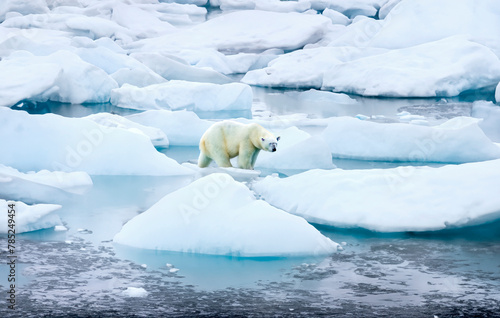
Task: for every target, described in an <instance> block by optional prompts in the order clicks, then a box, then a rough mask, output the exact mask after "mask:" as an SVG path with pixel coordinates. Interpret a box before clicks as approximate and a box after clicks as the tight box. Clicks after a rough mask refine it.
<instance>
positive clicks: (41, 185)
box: [0, 164, 93, 202]
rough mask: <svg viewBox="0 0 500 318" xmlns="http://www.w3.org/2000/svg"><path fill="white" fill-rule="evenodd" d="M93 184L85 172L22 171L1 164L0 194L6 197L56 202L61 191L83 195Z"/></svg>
mask: <svg viewBox="0 0 500 318" xmlns="http://www.w3.org/2000/svg"><path fill="white" fill-rule="evenodd" d="M92 184H93V183H92V179H91V178H90V176H89V175H88V174H87V173H85V172H70V173H67V172H62V171H48V170H42V171H38V172H33V171H31V172H29V173H22V172H19V171H18V170H16V169H14V168H11V167H7V166H5V165H2V164H0V185H1V187H0V196H2V197H4V198H5V197H8V198H11V199H16V200H21V199H22V200H29V201H37V202H54V200H55V198H56V197H57V194H58V193H60V191H63V192H66V193H71V194H79V195H82V194H84V193H86V192H87V191H88V190H89V188H91V187H92ZM59 190H60V191H59Z"/></svg>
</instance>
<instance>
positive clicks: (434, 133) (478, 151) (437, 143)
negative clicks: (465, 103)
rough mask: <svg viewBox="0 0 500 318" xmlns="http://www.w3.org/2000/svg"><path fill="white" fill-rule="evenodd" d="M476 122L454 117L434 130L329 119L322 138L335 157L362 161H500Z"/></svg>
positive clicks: (499, 152) (499, 154) (498, 149)
mask: <svg viewBox="0 0 500 318" xmlns="http://www.w3.org/2000/svg"><path fill="white" fill-rule="evenodd" d="M478 122H479V120H478V119H475V118H471V117H455V118H453V119H450V120H448V121H446V122H444V123H443V124H441V125H438V126H434V127H426V126H420V125H411V124H405V123H375V122H371V121H367V120H359V119H357V118H350V117H338V118H330V119H329V124H328V127H327V128H326V129H325V131H324V132H323V135H322V136H323V138H324V139H325V141H326V143H327V144H328V145H329V147H330V150H331V152H332V154H333V156H334V157H340V158H352V159H361V160H384V161H403V162H405V161H409V162H443V163H464V162H473V161H483V160H490V159H496V158H500V147H499V146H498V145H496V144H494V143H493V142H492V141H491V140H490V139H489V138H488V137H486V135H485V134H484V132H483V131H482V130H481V128H479V126H478Z"/></svg>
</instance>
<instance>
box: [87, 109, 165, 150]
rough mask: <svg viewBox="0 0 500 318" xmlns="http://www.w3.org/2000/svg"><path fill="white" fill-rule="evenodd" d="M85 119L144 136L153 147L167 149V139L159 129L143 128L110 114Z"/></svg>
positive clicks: (94, 115) (93, 115)
mask: <svg viewBox="0 0 500 318" xmlns="http://www.w3.org/2000/svg"><path fill="white" fill-rule="evenodd" d="M85 118H86V119H89V120H92V121H94V122H96V123H98V124H99V125H102V126H105V127H118V128H122V129H126V130H128V131H131V132H134V133H138V134H142V135H145V136H147V137H148V138H149V139H151V142H152V143H153V145H154V146H155V147H164V148H168V146H169V141H168V137H167V135H165V133H164V132H163V131H162V130H161V129H158V128H155V127H148V126H144V125H141V124H138V123H136V122H133V121H131V120H129V119H127V118H125V117H122V116H119V115H113V114H110V113H98V114H92V115H89V116H87V117H85Z"/></svg>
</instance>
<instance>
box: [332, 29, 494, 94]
mask: <svg viewBox="0 0 500 318" xmlns="http://www.w3.org/2000/svg"><path fill="white" fill-rule="evenodd" d="M499 80H500V60H499V59H498V57H497V56H496V55H495V54H494V53H493V52H492V51H491V49H489V48H488V47H485V46H483V45H481V44H478V43H474V42H471V41H468V40H466V39H464V38H462V37H452V38H446V39H444V40H439V41H436V42H431V43H425V44H422V45H417V46H414V47H410V48H404V49H399V50H392V51H389V52H387V53H383V54H379V55H375V56H371V57H366V58H362V59H358V60H354V61H351V62H347V63H343V64H338V65H336V66H334V67H332V68H331V69H330V70H329V71H328V72H327V73H325V76H324V79H323V87H322V88H323V89H332V90H334V91H337V92H346V93H353V94H359V95H363V96H387V97H433V96H457V95H459V94H460V93H462V92H464V91H467V90H474V89H479V88H482V87H488V86H491V85H494V84H496V83H498V81H499Z"/></svg>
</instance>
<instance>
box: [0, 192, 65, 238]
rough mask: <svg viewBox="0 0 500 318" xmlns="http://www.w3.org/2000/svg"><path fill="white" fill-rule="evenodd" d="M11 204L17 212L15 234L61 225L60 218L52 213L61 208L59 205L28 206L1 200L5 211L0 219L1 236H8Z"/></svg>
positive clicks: (0, 204) (0, 202)
mask: <svg viewBox="0 0 500 318" xmlns="http://www.w3.org/2000/svg"><path fill="white" fill-rule="evenodd" d="M9 204H14V205H15V207H14V211H15V213H14V214H15V216H14V220H15V234H19V233H25V232H31V231H37V230H41V229H48V228H51V227H54V226H56V225H61V219H59V216H57V215H56V214H54V213H52V212H54V211H56V210H58V209H60V208H61V206H60V205H57V204H35V205H27V204H25V203H23V202H20V201H5V200H3V199H0V209H2V211H4V213H2V216H1V217H0V234H6V233H7V231H8V230H9V229H10V228H9V227H8V224H10V223H8V220H9V217H8V213H7V211H9V210H10V208H9V207H8V205H9Z"/></svg>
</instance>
